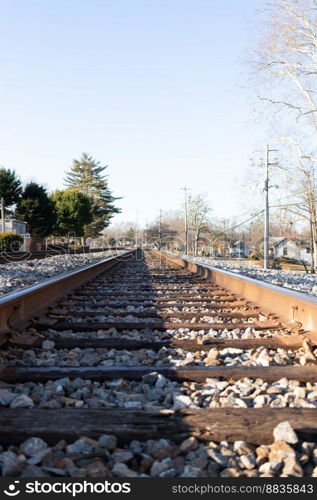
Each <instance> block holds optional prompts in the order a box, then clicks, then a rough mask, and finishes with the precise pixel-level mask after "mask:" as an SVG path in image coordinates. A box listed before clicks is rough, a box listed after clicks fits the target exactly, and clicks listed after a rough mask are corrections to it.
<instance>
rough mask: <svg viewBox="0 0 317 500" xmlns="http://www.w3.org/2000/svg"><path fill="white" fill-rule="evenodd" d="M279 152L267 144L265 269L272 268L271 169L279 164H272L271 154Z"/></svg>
mask: <svg viewBox="0 0 317 500" xmlns="http://www.w3.org/2000/svg"><path fill="white" fill-rule="evenodd" d="M273 151H277V150H276V149H270V147H269V145H268V144H267V145H266V147H265V152H264V168H265V177H264V192H265V206H264V247H263V267H264V269H269V268H270V255H269V250H270V204H269V189H270V187H271V186H270V185H269V177H270V176H269V168H270V166H272V165H277V162H275V163H270V153H271V152H273Z"/></svg>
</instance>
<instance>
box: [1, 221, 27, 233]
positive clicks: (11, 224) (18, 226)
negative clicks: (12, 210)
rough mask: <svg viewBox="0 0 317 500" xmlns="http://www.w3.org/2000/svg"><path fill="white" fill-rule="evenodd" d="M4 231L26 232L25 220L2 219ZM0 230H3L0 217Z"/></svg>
mask: <svg viewBox="0 0 317 500" xmlns="http://www.w3.org/2000/svg"><path fill="white" fill-rule="evenodd" d="M4 225H5V227H4V231H5V232H6V233H16V234H25V233H26V222H23V221H22V220H17V219H5V221H4ZM0 231H3V224H2V220H1V219H0Z"/></svg>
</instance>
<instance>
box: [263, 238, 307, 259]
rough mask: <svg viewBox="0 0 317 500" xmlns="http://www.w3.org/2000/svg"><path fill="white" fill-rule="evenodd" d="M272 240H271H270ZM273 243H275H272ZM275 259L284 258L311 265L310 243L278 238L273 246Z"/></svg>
mask: <svg viewBox="0 0 317 500" xmlns="http://www.w3.org/2000/svg"><path fill="white" fill-rule="evenodd" d="M270 240H271V238H270ZM272 243H273V242H272ZM272 248H273V255H272V256H273V258H274V259H276V258H278V257H284V258H286V259H292V260H297V261H299V262H300V261H304V262H305V263H306V264H311V248H310V242H309V241H307V240H300V239H298V240H297V239H291V238H278V239H277V240H276V241H275V242H274V243H273V244H272Z"/></svg>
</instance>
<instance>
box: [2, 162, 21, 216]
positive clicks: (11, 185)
mask: <svg viewBox="0 0 317 500" xmlns="http://www.w3.org/2000/svg"><path fill="white" fill-rule="evenodd" d="M21 194H22V186H21V181H20V179H19V177H17V175H16V173H15V171H14V170H10V169H9V168H4V167H1V168H0V198H4V205H5V207H10V206H11V205H13V204H14V203H17V202H18V201H19V199H20V196H21Z"/></svg>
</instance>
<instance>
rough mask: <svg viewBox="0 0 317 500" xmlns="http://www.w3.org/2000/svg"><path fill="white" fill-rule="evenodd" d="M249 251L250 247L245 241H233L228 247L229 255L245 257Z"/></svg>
mask: <svg viewBox="0 0 317 500" xmlns="http://www.w3.org/2000/svg"><path fill="white" fill-rule="evenodd" d="M250 253H251V249H250V248H249V247H248V246H247V244H246V242H245V241H242V240H238V241H235V242H234V243H233V244H232V245H231V248H230V257H233V258H235V257H239V258H244V257H247V256H248V255H249V254H250Z"/></svg>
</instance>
